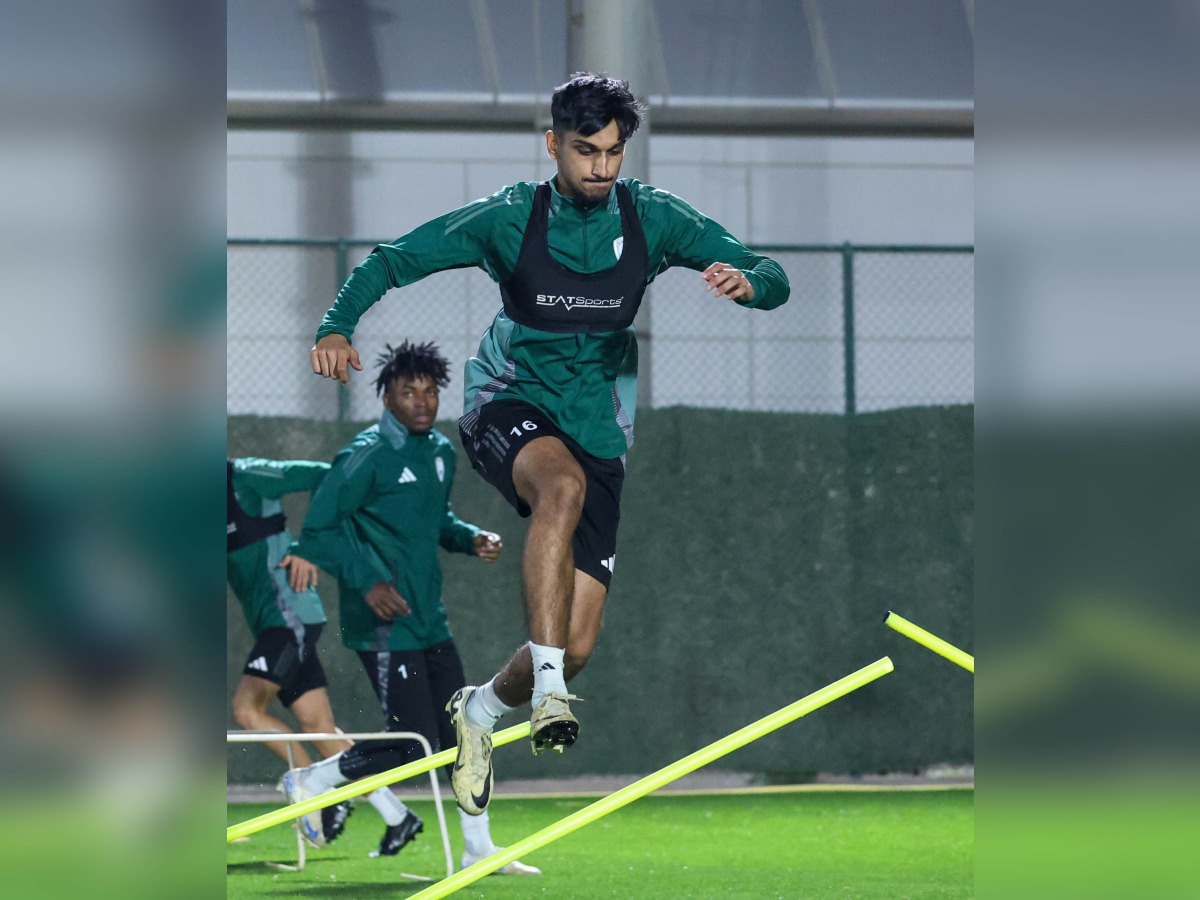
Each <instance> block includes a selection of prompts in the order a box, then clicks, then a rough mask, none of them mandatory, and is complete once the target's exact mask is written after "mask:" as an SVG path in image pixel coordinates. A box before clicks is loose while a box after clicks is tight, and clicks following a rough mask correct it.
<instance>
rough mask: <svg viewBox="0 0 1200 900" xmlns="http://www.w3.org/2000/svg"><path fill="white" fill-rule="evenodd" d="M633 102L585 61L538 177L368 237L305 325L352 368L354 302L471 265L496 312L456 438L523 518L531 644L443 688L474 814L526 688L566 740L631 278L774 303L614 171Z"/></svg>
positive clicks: (768, 264)
mask: <svg viewBox="0 0 1200 900" xmlns="http://www.w3.org/2000/svg"><path fill="white" fill-rule="evenodd" d="M643 109H644V107H643V106H642V104H640V103H639V102H638V100H637V99H636V98H635V97H634V95H633V93H632V92H631V91H630V89H629V85H628V84H627V83H626V82H624V81H621V80H618V79H615V78H609V77H605V76H599V75H592V74H588V73H580V74H577V75H576V76H574V77H573V78H572V79H571V80H570V81H568V82H566V83H565V84H563V85H561V86H559V87H558V88H557V89H556V90H555V91H554V95H553V98H552V101H551V119H552V128H551V130H550V131H548V132H546V151H547V153H548V154H549V155H550V157H551V158H552V159H553V160H555V162H556V163H557V167H558V171H557V174H556V175H555V177H554V178H552V179H551V180H550V181H548V182H545V183H541V184H538V183H533V182H522V183H519V184H516V185H512V186H510V187H505V188H502V189H501V190H500V191H498V192H497V193H495V194H493V195H492V196H491V197H486V198H484V199H481V200H477V201H475V202H474V203H470V204H468V205H467V206H465V207H463V208H461V209H459V210H456V211H454V212H451V213H448V214H447V215H444V216H441V217H439V218H437V219H434V220H432V221H431V222H427V223H426V224H424V225H421V226H420V227H418V228H416V229H415V230H413V231H411V232H410V233H408V234H407V235H405V236H404V237H401V238H398V239H397V240H395V241H393V242H392V243H390V244H381V245H379V246H378V247H376V248H375V249H374V251H373V252H372V253H371V255H370V256H368V257H367V258H366V259H365V260H364V261H363V262H362V263H360V264H359V265H358V266H357V267H356V268H355V270H354V272H353V273H352V274H351V276H350V278H349V279H348V280H347V281H346V283H345V285H343V286H342V289H341V291H340V292H339V293H338V296H337V299H336V301H335V302H334V304H333V307H332V308H331V309H330V310H329V311H328V312H327V313H326V315H325V318H324V320H323V321H322V323H321V326H320V328H319V329H318V330H317V341H316V345H315V346H314V347H313V349H312V352H311V362H312V368H313V371H314V372H316V373H318V374H320V375H323V376H325V377H327V378H337V379H339V380H340V381H342V382H343V383H348V382H349V377H350V373H349V370H350V369H351V368H354V369H357V370H359V371H362V364H361V361H360V360H359V357H358V351H357V350H355V348H354V347H353V346H351V344H350V338H351V337H352V336H353V333H354V327H355V325H356V324H357V323H358V320H359V318H360V317H361V316H362V315H363V313H365V312H366V311H367V309H369V308H370V307H371V305H372V304H374V303H375V302H376V301H378V300H379V299H380V298H381V297H382V296H383V294H384V293H385V292H386V291H387V290H388V289H390V288H398V287H403V286H405V285H409V284H412V283H413V282H415V281H418V280H420V279H421V278H424V277H425V276H427V275H430V274H432V273H434V272H439V271H442V270H445V269H453V268H462V267H466V266H477V267H479V268H481V269H483V270H484V271H485V272H487V274H488V275H489V276H491V278H492V279H493V280H494V281H496V282H497V283H498V285H499V287H500V297H501V300H502V302H503V309H502V310H501V311H500V312H499V313H498V314H497V315H496V318H495V320H494V321H493V322H492V325H491V326H490V327H489V328H488V330H487V331H486V332H485V333H484V336H483V340H482V341H481V343H480V345H479V351H478V355H477V356H476V357H473V358H472V359H471V360H469V361H468V363H467V366H466V383H465V386H466V396H465V409H464V415H463V417H462V418H461V419H460V421H459V427H460V431H461V434H462V439H463V445H464V447H465V449H466V452H467V455H468V456H469V457H470V459H471V463H472V465H473V466H474V467H475V469H476V470H477V471H478V472H479V473H480V474H481V475H482V476H483V477H484V478H485V479H486V480H487V481H488V482H489V483H491V484H492V485H493V486H494V487H495V488H496V489H497V490H499V491H500V493H501V494H502V495H503V496H504V497H505V499H506V500H508V502H509V503H510V504H512V505H513V506H514V507H515V508H516V509H517V511H518V512H519V513H520V514H521V515H522V516H523V517H528V518H529V519H530V523H529V529H528V533H527V539H526V541H525V549H524V556H523V560H522V575H523V582H524V584H523V593H524V604H525V612H526V619H527V621H528V625H529V633H530V642H529V643H528V644H526V645H524V646H522V647H521V648H520V649H518V650H517V652H516V653H515V654H514V655H513V657H512V658H511V659H510V660H509V661H508V663H507V664H506V665H505V666H504V668H503V669H501V671H500V672H499V674H497V675H496V676H495V677H494V678H493V679H491V681H489V682H488V683H487V684H484V685H483V686H481V687H477V688H476V687H468V688H465V689H464V690H463V691H461V692H460V693H459V694H457V695H456V696H455V698H454V699H453V700H452V702H451V711H452V716H453V719H454V722H455V726H456V728H457V734H458V761H457V763H456V765H455V770H454V777H453V784H454V793H455V797H456V798H457V799H458V802H459V805H460V806H461V807H462V808H463V809H464V810H466V811H467V812H470V813H476V814H478V813H481V812H483V810H484V809H485V808H486V807H487V803H488V800H489V798H490V796H491V786H492V781H493V772H492V763H491V749H492V745H491V730H492V728H493V727H494V725H495V724H496V722H497V721H498V720H499V719H500V717H501V716H502V715H504V714H505V713H506V712H508V711H510V710H511V709H513V708H514V707H516V706H518V705H520V704H521V703H524V702H525V701H527V700H531V701H532V706H533V714H532V718H531V722H530V725H531V731H530V741H531V743H532V746H533V750H534V752H535V753H538V752H541V751H542V750H545V749H547V748H553V749H555V750H558V751H560V752H561V751H562V749H563V748H564V747H568V746H570V745H571V744H573V743H574V741H575V738H576V736H577V734H578V731H579V723H578V721H577V720H576V718H575V716H574V715H573V714H572V712H571V708H570V705H569V701H570V700H573V699H576V698H574V697H573V696H571V695H570V694H568V693H567V689H566V681H567V680H568V679H570V678H571V677H572V676H574V675H576V674H578V672H579V671H580V670H581V669H582V668H583V667H584V665H585V664H586V662H587V660H588V658H589V656H590V655H591V653H592V649H593V647H594V646H595V643H596V639H597V637H598V635H599V631H600V620H601V612H602V610H603V608H604V601H605V597H606V595H607V592H608V588H609V584H610V582H611V579H612V571H613V567H614V565H615V562H616V542H617V523H618V521H619V518H620V499H621V486H622V482H623V480H624V476H625V464H624V457H625V454H626V452H627V451H628V449H629V447H630V446H631V445H632V443H633V418H634V400H635V398H636V376H637V343H636V338H635V336H634V329H633V321H634V316H635V314H636V313H637V310H638V306H639V305H640V303H641V300H642V295H643V293H644V291H645V289H646V285H647V284H649V283H650V282H651V281H653V279H654V278H655V277H656V276H657V275H658V274H659V273H661V272H663V271H665V270H666V269H668V268H670V267H672V266H685V267H688V268H691V269H695V270H697V271H699V272H700V273H701V275H702V277H703V279H704V282H705V284H706V286H707V289H708V290H709V291H712V292H713V294H714V296H716V297H724V298H726V299H728V300H731V301H733V302H735V303H738V304H739V305H742V306H747V307H751V308H755V309H774V308H775V307H778V306H780V305H781V304H783V303H784V302H786V300H787V298H788V293H789V290H790V288H789V285H788V280H787V276H786V275H785V274H784V272H783V269H782V268H781V267H780V266H779V264H778V263H776V262H775V261H774V260H772V259H769V258H767V257H764V256H760V255H758V254H756V253H752V252H751V251H750V250H749V249H747V248H746V246H745V245H744V244H742V242H741V241H739V240H737V239H736V238H735V237H733V235H731V234H730V233H729V232H728V231H726V230H725V229H724V228H723V227H722V226H721V225H719V224H717V223H716V222H714V221H713V220H711V219H709V218H707V217H706V216H704V215H702V214H701V213H699V212H697V211H696V210H695V209H694V208H693V207H691V206H689V205H688V204H687V203H685V202H684V201H683V200H681V199H679V198H678V197H676V196H674V195H673V194H670V193H668V192H667V191H664V190H659V189H657V188H653V187H651V186H649V185H646V184H642V183H640V182H638V181H637V180H635V179H632V178H626V179H620V180H618V178H617V176H618V174H619V173H620V169H621V160H622V154H623V152H624V149H625V143H626V142H627V141H628V140H629V139H630V138H631V137H632V136H633V135H634V133H635V132H636V131H637V129H638V126H639V125H640V124H641V119H642V110H643Z"/></svg>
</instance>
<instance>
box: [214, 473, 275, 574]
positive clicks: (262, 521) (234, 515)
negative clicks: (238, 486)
mask: <svg viewBox="0 0 1200 900" xmlns="http://www.w3.org/2000/svg"><path fill="white" fill-rule="evenodd" d="M225 466H226V475H227V479H228V482H229V498H228V500H227V501H226V504H227V505H226V508H225V515H226V522H225V552H226V553H232V552H233V551H234V550H241V549H242V548H243V547H249V546H250V545H251V544H257V543H258V542H259V541H265V540H266V539H267V538H269V537H270V536H271V535H273V534H279V533H280V532H282V531H283V530H284V529H285V528H286V527H287V520H286V519H284V516H283V513H281V512H280V513H275V515H273V516H252V515H250V514H249V513H248V512H246V511H245V510H244V509H242V504H240V503H238V499H237V494H236V493H234V490H233V462H232V461H229V462H227V463H226V464H225Z"/></svg>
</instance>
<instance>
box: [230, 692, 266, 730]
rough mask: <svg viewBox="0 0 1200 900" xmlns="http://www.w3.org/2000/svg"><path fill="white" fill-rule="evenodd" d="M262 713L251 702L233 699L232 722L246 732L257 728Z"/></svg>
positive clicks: (239, 698) (237, 698)
mask: <svg viewBox="0 0 1200 900" xmlns="http://www.w3.org/2000/svg"><path fill="white" fill-rule="evenodd" d="M261 715H262V712H261V711H260V710H259V708H258V707H257V706H255V705H254V703H253V702H252V701H249V700H245V699H243V698H241V697H234V698H233V720H234V721H235V722H237V723H238V724H239V725H240V726H242V727H243V728H245V729H247V730H252V729H255V728H257V727H258V724H259V721H260V717H261Z"/></svg>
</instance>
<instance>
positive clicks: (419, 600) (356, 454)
mask: <svg viewBox="0 0 1200 900" xmlns="http://www.w3.org/2000/svg"><path fill="white" fill-rule="evenodd" d="M454 467H455V454H454V445H453V444H451V443H450V440H449V439H448V438H447V437H446V436H445V435H443V434H441V433H440V432H438V431H430V432H429V433H428V434H424V435H413V434H410V433H409V432H408V429H406V428H405V427H404V426H403V425H401V424H400V422H399V421H398V420H397V419H396V417H395V416H393V415H392V414H391V412H389V411H387V410H384V412H383V415H382V416H381V417H380V419H379V424H378V425H372V426H371V427H370V428H368V429H367V430H366V431H363V432H361V433H359V434H358V435H357V436H356V437H355V438H354V440H352V441H351V442H350V443H349V444H347V445H346V446H345V447H344V448H342V450H341V451H340V452H339V453H338V455H337V457H336V458H335V459H334V461H333V469H332V470H331V471H330V473H329V476H328V477H327V478H326V479H325V482H324V484H322V485H321V488H320V490H318V491H317V492H316V494H314V495H313V498H312V502H311V503H310V504H309V507H308V515H307V516H305V519H304V528H303V530H302V531H301V532H300V538H299V540H297V541H296V542H295V543H294V544H292V547H291V552H293V553H295V554H296V555H297V556H300V557H302V558H304V559H307V560H308V561H309V562H313V563H316V564H317V565H318V566H320V567H321V568H322V569H324V570H325V571H327V572H329V573H330V574H331V575H333V576H334V577H335V578H336V579H337V580H338V594H339V606H338V609H339V610H340V613H341V623H342V643H344V644H345V645H346V647H348V648H349V649H351V650H373V651H383V650H420V649H423V648H425V647H431V646H433V645H434V644H438V643H441V642H442V641H447V640H449V639H450V625H449V623H448V622H447V621H446V610H445V608H444V607H443V606H442V567H441V563H440V562H439V560H438V553H437V550H438V546H439V545H440V546H441V547H443V548H445V549H446V550H449V551H451V552H457V553H474V552H475V544H474V538H475V535H477V534H479V532H480V529H479V528H477V527H476V526H474V525H470V524H468V523H466V522H463V521H462V520H461V519H459V518H458V516H456V515H455V514H454V512H453V511H452V510H451V509H450V488H451V485H453V483H454ZM381 581H382V582H386V583H388V584H390V585H392V587H394V588H395V589H396V591H397V592H399V594H400V596H401V597H403V598H404V599H405V600H406V601H407V602H408V605H409V607H411V609H412V612H411V613H410V614H409V615H407V616H400V617H397V618H395V619H393V620H392V621H391V622H386V621H384V620H383V619H380V618H379V617H378V616H376V615H375V613H374V612H372V610H371V608H370V607H369V606H367V603H366V600H365V599H364V597H365V595H366V593H367V592H368V591H369V590H370V589H371V588H372V587H374V586H375V585H376V584H378V583H379V582H381Z"/></svg>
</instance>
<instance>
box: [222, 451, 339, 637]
mask: <svg viewBox="0 0 1200 900" xmlns="http://www.w3.org/2000/svg"><path fill="white" fill-rule="evenodd" d="M328 471H329V464H328V463H323V462H310V461H308V460H305V459H258V458H257V457H246V458H243V459H235V460H234V461H233V490H234V493H235V494H236V495H237V499H238V503H239V504H241V507H242V509H244V510H245V511H246V512H247V513H248V514H250V515H252V516H273V515H275V513H278V512H281V511H282V510H283V505H282V504H281V503H280V502H279V501H280V498H282V497H283V495H284V494H291V493H293V492H295V491H305V492H308V491H314V490H316V489H317V487H318V486H319V485H320V484H321V481H322V479H324V478H325V473H326V472H328ZM291 542H292V536H291V535H290V534H288V533H287V532H286V531H282V532H280V533H279V534H273V535H271V536H270V537H268V538H266V539H265V540H261V541H258V542H257V543H254V544H251V545H250V546H248V547H242V548H241V549H240V550H234V551H233V552H232V553H229V554H227V557H226V559H227V567H226V570H227V573H226V578H227V580H228V581H229V586H230V587H231V588H233V593H234V594H235V595H236V596H237V598H238V602H239V603H241V604H242V611H243V612H244V613H245V614H246V624H247V625H249V626H250V631H251V632H253V634H254V636H255V637H256V638H257V637H258V636H259V635H260V634H262V632H263V631H264V630H266V629H268V628H290V629H291V630H292V631H293V632H295V633H296V639H297V641H302V640H303V637H304V626H305V625H318V624H321V623H323V622H324V621H325V609H324V607H322V606H321V599H320V597H318V596H317V591H316V589H315V588H309V589H308V590H307V591H301V592H299V593H297V592H296V591H293V590H292V589H291V588H290V587H289V586H288V582H287V572H286V571H285V570H284V569H281V568H279V561H280V560H281V559H283V557H284V556H285V555H286V554H287V548H288V545H289V544H290V543H291Z"/></svg>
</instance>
